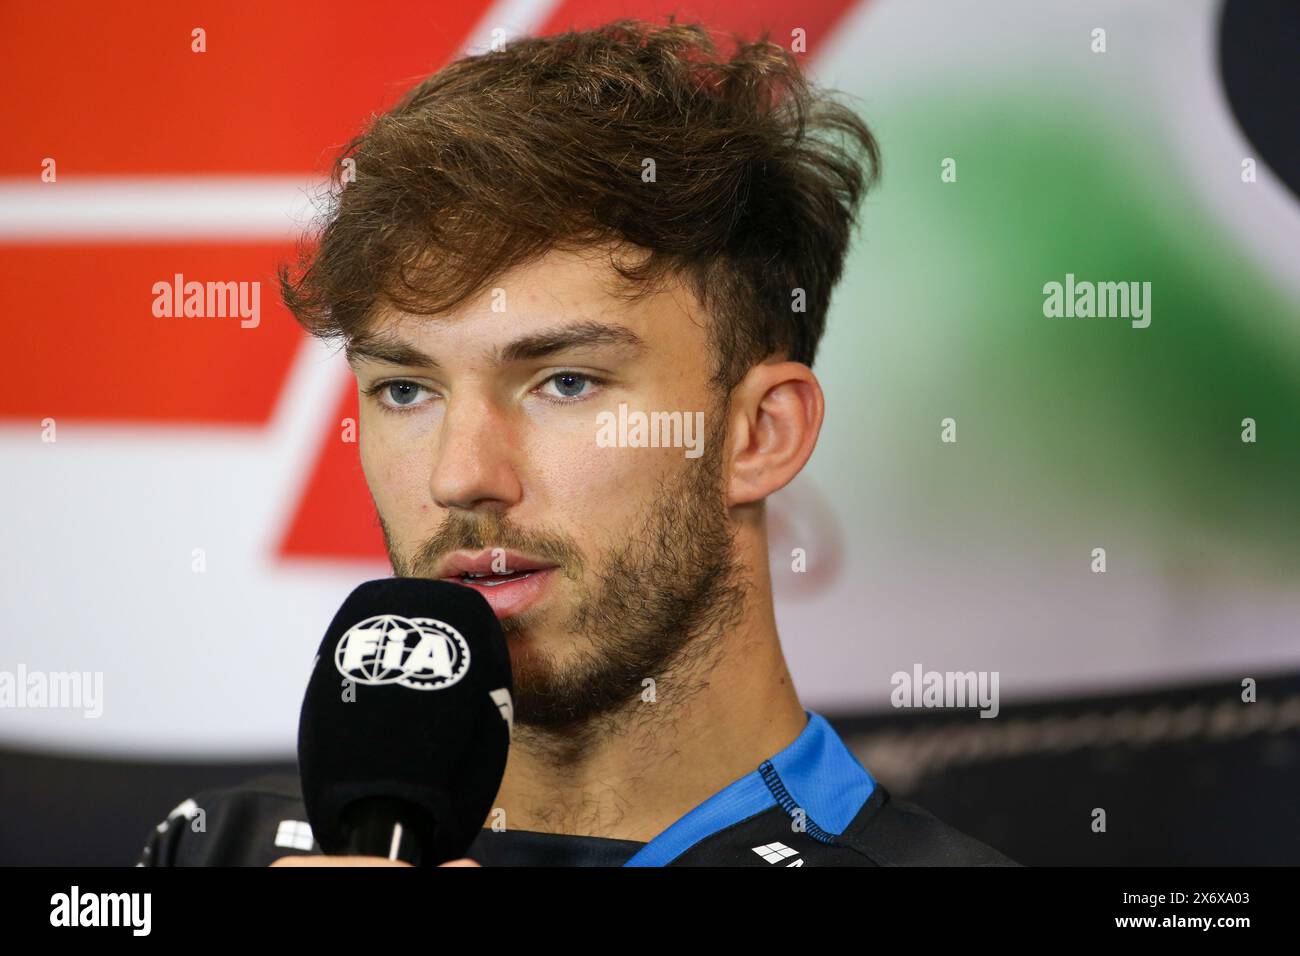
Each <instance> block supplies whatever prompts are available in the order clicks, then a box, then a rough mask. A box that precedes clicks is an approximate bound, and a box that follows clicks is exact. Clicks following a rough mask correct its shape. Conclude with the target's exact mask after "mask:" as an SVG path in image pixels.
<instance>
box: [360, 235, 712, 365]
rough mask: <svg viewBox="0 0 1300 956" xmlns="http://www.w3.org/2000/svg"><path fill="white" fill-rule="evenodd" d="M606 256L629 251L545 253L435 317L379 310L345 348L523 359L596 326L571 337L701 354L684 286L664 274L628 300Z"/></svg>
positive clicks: (699, 332) (698, 315)
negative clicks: (556, 338) (548, 342)
mask: <svg viewBox="0 0 1300 956" xmlns="http://www.w3.org/2000/svg"><path fill="white" fill-rule="evenodd" d="M611 255H614V256H615V257H616V258H615V261H627V257H628V256H630V255H632V253H629V252H627V251H626V249H624V248H619V247H597V248H584V249H580V250H551V251H549V252H547V253H546V254H545V255H543V256H541V257H539V258H537V259H535V260H533V261H531V262H528V263H524V264H522V265H519V266H516V267H514V268H512V269H510V270H509V271H507V272H506V273H504V274H502V275H501V276H499V277H497V278H496V279H494V280H492V281H491V282H489V283H488V285H487V286H486V287H485V288H484V289H483V290H481V291H480V292H478V293H476V294H475V295H474V296H473V297H472V298H470V299H467V300H466V301H465V302H463V303H461V304H460V305H458V306H457V307H456V308H454V309H452V310H450V311H449V312H446V313H443V314H441V315H436V316H425V315H412V314H409V313H405V312H401V311H398V310H394V309H391V308H390V309H386V310H380V311H379V312H378V313H377V314H376V315H375V317H374V318H373V319H372V321H371V322H370V323H369V325H368V326H367V328H366V329H365V330H364V331H363V332H362V333H360V334H359V335H358V336H357V337H356V338H355V339H354V340H353V343H350V345H353V344H355V345H364V344H365V343H368V342H370V343H373V342H385V343H388V344H394V343H398V342H401V343H409V344H411V345H414V346H416V347H417V348H426V349H439V350H442V349H456V350H468V352H469V353H472V354H475V355H483V354H488V353H491V354H492V355H493V356H494V357H495V358H497V359H503V358H514V359H521V358H528V357H529V355H528V354H526V353H527V351H528V349H527V346H528V345H529V344H536V343H537V342H538V341H539V340H540V339H542V338H544V336H545V335H546V334H549V333H556V334H557V335H562V333H564V332H565V331H567V330H573V329H576V330H584V329H585V330H587V331H588V332H590V331H591V330H594V329H598V328H600V329H604V330H605V334H587V335H584V336H578V337H577V338H578V339H579V340H580V341H581V342H582V344H585V345H588V346H591V347H606V346H609V347H615V346H619V347H623V348H625V349H630V348H634V347H636V346H637V345H638V343H639V345H640V347H641V349H642V350H644V349H646V348H650V349H653V350H656V351H661V350H662V351H669V352H676V351H694V352H699V351H700V350H701V349H702V346H703V344H704V336H705V332H706V330H705V323H704V321H703V314H704V313H703V309H702V307H701V305H700V303H699V302H698V300H697V299H696V298H695V296H694V295H693V294H692V293H691V292H690V290H689V289H688V288H687V287H686V285H685V284H684V283H683V282H682V281H681V280H680V279H679V278H677V277H675V276H669V277H666V278H665V279H664V280H663V282H662V283H660V284H659V285H658V286H656V287H655V288H654V289H652V290H649V291H646V292H645V294H642V295H638V296H632V295H629V293H630V292H632V291H640V288H639V287H637V286H634V285H630V284H628V283H627V282H626V281H625V280H623V278H622V277H621V276H620V275H619V273H618V272H617V270H616V269H615V268H614V266H613V264H612V263H611ZM620 330H626V332H628V333H631V334H630V335H622V334H620ZM524 339H528V340H529V342H528V343H524V344H525V347H524V348H523V349H522V350H521V349H513V350H512V348H511V346H512V344H513V343H518V342H522V340H524ZM462 354H466V353H462Z"/></svg>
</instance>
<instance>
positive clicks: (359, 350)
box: [345, 320, 646, 368]
mask: <svg viewBox="0 0 1300 956" xmlns="http://www.w3.org/2000/svg"><path fill="white" fill-rule="evenodd" d="M605 345H614V346H620V347H622V348H624V349H627V350H629V351H631V352H633V353H635V354H640V353H641V352H644V351H645V349H646V344H645V340H644V339H642V338H641V336H639V335H637V334H636V333H635V332H633V331H632V330H631V329H629V328H626V327H625V326H622V325H610V324H608V323H606V322H596V321H592V320H588V321H584V322H575V323H573V324H572V325H565V326H561V327H559V328H554V329H543V330H541V331H540V332H533V333H531V334H529V335H525V336H522V337H521V338H517V339H515V340H514V341H513V342H511V343H509V344H508V345H506V346H504V347H499V348H497V350H496V353H495V356H494V361H495V362H496V364H497V365H505V364H508V363H510V362H521V361H526V360H529V359H539V358H545V357H546V356H548V355H554V354H555V353H557V352H565V351H568V350H570V349H576V348H591V347H593V346H605ZM345 352H346V353H347V358H348V361H349V362H352V361H354V360H355V359H358V358H365V359H373V360H374V361H377V362H386V363H388V364H389V365H418V366H424V367H428V368H441V366H440V365H439V364H438V362H437V360H435V359H434V358H433V356H431V355H428V354H426V353H425V352H422V351H420V350H419V349H417V348H416V347H415V346H413V345H411V344H410V343H409V342H404V341H402V340H401V339H398V338H394V337H393V336H391V335H388V334H386V333H373V332H372V333H363V334H361V335H359V336H357V337H356V338H355V339H353V340H352V341H351V342H349V343H348V345H347V347H346V349H345Z"/></svg>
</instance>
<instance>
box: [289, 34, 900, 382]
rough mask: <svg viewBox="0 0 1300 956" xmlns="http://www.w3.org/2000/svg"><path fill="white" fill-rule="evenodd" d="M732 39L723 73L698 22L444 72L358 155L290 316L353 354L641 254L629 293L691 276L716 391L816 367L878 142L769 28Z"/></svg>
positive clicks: (304, 270) (309, 242) (294, 273)
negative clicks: (529, 284) (406, 323)
mask: <svg viewBox="0 0 1300 956" xmlns="http://www.w3.org/2000/svg"><path fill="white" fill-rule="evenodd" d="M733 39H734V41H735V42H734V52H733V53H732V54H731V55H730V56H727V57H724V56H720V55H719V54H718V51H717V48H716V46H715V44H714V43H713V41H712V40H711V38H710V36H709V34H708V33H707V32H706V31H705V29H704V28H703V27H700V26H698V25H690V24H677V23H673V22H671V21H670V22H669V23H668V24H667V25H659V26H656V25H652V24H649V23H645V22H642V21H639V20H618V21H615V22H612V23H609V24H607V25H605V26H603V27H600V28H597V29H592V30H585V31H579V32H569V33H564V34H558V35H553V36H545V37H526V38H521V39H517V40H514V41H512V42H510V43H508V44H506V45H505V46H504V48H503V49H501V50H498V51H494V52H488V53H484V54H481V55H477V56H469V57H465V58H462V59H460V60H457V61H455V62H453V63H451V64H450V65H448V66H446V67H444V68H443V69H441V70H439V71H438V72H436V73H434V74H433V75H432V76H429V77H428V78H427V79H425V80H423V81H422V82H420V83H419V84H418V85H417V86H415V87H414V88H413V89H411V90H410V91H409V92H407V93H406V95H405V96H403V97H402V99H401V100H400V101H399V102H398V103H397V105H396V106H395V107H394V108H393V109H392V110H390V111H388V112H386V113H383V114H382V115H379V116H376V117H374V118H372V120H371V122H370V123H369V125H368V128H366V129H365V131H364V132H363V133H361V134H360V135H358V136H357V137H356V138H354V139H353V140H352V141H351V142H350V143H348V144H347V146H345V147H344V148H343V150H342V151H341V152H340V153H339V155H338V156H337V158H336V160H335V163H334V170H333V177H332V180H331V186H330V191H329V196H328V205H327V207H326V208H327V211H326V213H325V215H324V217H323V219H322V221H321V222H320V223H319V224H318V227H317V229H315V230H313V233H312V234H311V235H309V236H308V237H307V238H306V241H305V243H304V244H303V246H302V247H301V249H300V252H299V256H298V260H297V262H296V263H295V264H294V265H293V267H292V268H291V267H290V266H287V265H286V266H282V267H281V268H280V270H279V277H280V288H281V295H282V297H283V299H284V302H285V304H286V305H287V306H288V308H289V310H290V311H291V312H292V313H293V314H294V316H295V317H296V318H297V319H298V321H299V322H300V323H301V324H302V325H303V327H304V328H306V329H307V330H308V331H309V332H311V333H312V334H314V335H317V336H320V337H322V338H330V339H333V338H338V337H342V338H343V339H344V340H345V341H346V340H351V339H352V338H354V337H355V336H356V335H357V334H359V333H360V332H362V331H364V330H365V329H366V327H367V325H368V323H369V322H370V320H371V318H372V317H373V315H374V313H375V311H376V309H377V308H378V307H381V306H385V305H392V306H395V307H396V308H398V309H401V310H402V311H404V312H409V313H412V314H417V315H435V314H438V313H442V312H445V311H449V310H451V309H453V308H455V307H456V306H458V305H459V304H461V303H462V302H464V301H466V300H468V299H470V298H472V297H474V296H475V295H477V294H478V293H479V292H480V291H481V290H483V289H485V288H486V287H487V286H488V284H489V283H490V282H491V281H492V280H493V279H494V278H496V277H498V276H499V275H501V274H502V273H504V272H505V271H506V270H508V269H509V268H511V267H513V266H516V265H519V264H523V263H526V262H529V261H531V260H533V259H535V258H536V257H538V256H540V255H542V254H544V253H545V252H547V251H549V250H551V249H556V248H581V247H591V246H600V245H603V244H606V243H610V242H612V243H615V244H621V243H631V244H633V245H634V246H636V247H639V248H640V250H642V251H644V253H645V254H644V255H640V256H635V257H632V258H633V260H635V261H627V257H623V258H622V259H620V261H615V260H614V258H613V257H611V265H612V266H613V267H614V269H615V270H616V272H617V273H618V275H620V276H622V279H623V280H624V282H623V283H621V284H620V285H621V289H620V292H619V294H625V295H627V296H630V297H636V296H638V295H641V294H644V293H645V292H648V291H651V290H652V289H654V288H656V287H657V286H658V283H659V280H662V279H664V278H665V277H667V276H669V275H676V276H679V277H681V278H682V279H683V280H684V281H685V282H686V284H687V286H688V288H690V289H691V291H692V292H693V293H694V294H695V295H696V297H697V298H698V299H699V300H700V302H701V304H702V305H703V306H704V307H705V309H706V311H707V313H708V315H709V317H710V320H711V323H712V326H713V327H712V329H711V336H712V341H713V343H714V350H715V355H716V363H715V368H716V371H715V375H714V379H713V384H715V385H717V386H719V387H722V388H724V389H730V387H732V386H733V385H734V384H735V383H736V382H738V381H739V380H740V379H741V378H742V377H743V376H744V374H745V373H746V371H747V370H748V369H749V368H750V367H751V366H752V365H753V364H754V363H755V362H758V361H761V360H762V359H764V358H765V357H767V356H769V355H772V354H774V353H777V352H781V351H784V352H785V353H786V354H787V355H788V356H789V357H790V358H792V359H794V360H795V361H799V362H804V363H806V364H808V365H812V363H813V359H814V357H815V355H816V351H817V344H818V342H819V340H820V339H821V336H822V332H823V330H824V329H825V324H826V311H827V307H828V306H829V303H830V295H831V290H832V288H833V287H834V285H835V283H836V282H837V281H838V280H839V278H840V274H841V272H842V270H843V265H844V257H845V254H846V251H847V248H848V244H849V240H850V234H851V231H852V228H853V226H854V223H855V220H856V216H857V207H858V202H859V200H860V198H861V197H862V196H863V195H864V194H865V192H866V191H867V190H868V189H869V188H870V187H871V185H872V184H873V183H874V181H875V179H876V178H877V176H878V174H879V168H880V152H879V147H878V146H877V143H876V140H875V138H874V137H873V135H872V133H871V131H870V130H869V129H868V128H867V126H866V124H865V123H864V122H863V121H862V120H861V119H860V118H859V117H858V116H857V115H856V113H854V112H853V111H852V110H851V109H849V108H847V107H846V106H844V105H842V104H841V103H840V102H838V101H837V99H836V98H835V97H836V96H837V95H838V94H832V93H829V92H824V91H821V90H817V89H815V88H814V87H812V85H811V84H810V83H809V82H808V81H807V79H806V78H805V77H804V75H803V73H802V72H801V70H800V69H799V66H798V64H797V62H796V60H795V58H794V56H793V54H791V53H789V52H787V51H786V50H785V49H784V48H783V47H781V46H779V45H778V44H776V43H772V42H770V41H769V40H768V39H767V34H766V33H764V34H763V36H762V37H761V38H760V39H758V40H757V41H754V42H746V41H744V40H743V39H741V38H739V37H735V38H733ZM348 160H352V161H353V163H355V166H354V167H353V170H354V172H355V176H354V177H353V176H352V175H345V171H349V167H350V166H352V164H351V163H349V162H347V161H348ZM645 160H653V163H654V179H653V181H645V180H643V175H642V172H643V169H644V168H645V165H643V162H644V161H645ZM349 172H350V171H349ZM622 248H625V247H622ZM795 289H803V290H804V294H805V297H806V300H805V311H802V312H798V311H794V310H793V308H792V296H793V294H794V290H795Z"/></svg>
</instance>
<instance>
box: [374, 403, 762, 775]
mask: <svg viewBox="0 0 1300 956" xmlns="http://www.w3.org/2000/svg"><path fill="white" fill-rule="evenodd" d="M714 422H715V423H717V424H715V425H714V427H713V429H711V430H710V432H709V435H708V440H707V441H706V443H705V453H704V454H703V455H702V456H700V457H699V458H695V459H687V460H686V463H685V465H684V466H683V467H682V469H681V471H680V472H679V473H678V474H677V475H675V476H673V477H671V478H668V479H665V480H664V481H662V482H660V484H659V487H658V489H657V492H656V494H655V495H654V496H653V497H652V498H651V499H649V501H648V502H647V504H646V507H645V509H644V510H643V512H642V514H641V516H640V519H639V521H637V522H636V523H635V524H634V525H633V528H632V530H631V531H630V532H628V533H626V543H624V544H621V545H619V546H617V547H614V548H610V549H607V550H605V551H603V552H601V553H600V554H599V555H598V561H597V562H596V563H595V564H594V565H593V567H594V571H595V574H596V582H595V584H594V585H593V586H588V585H587V584H585V583H584V582H585V581H586V580H587V578H586V576H585V574H584V570H585V561H584V558H583V553H582V551H581V549H580V548H579V547H578V545H577V542H576V541H575V540H574V539H572V538H571V537H569V536H567V535H564V534H563V533H559V532H555V531H532V530H525V529H523V528H521V527H519V526H518V525H515V524H514V523H512V522H511V521H509V519H507V518H504V517H502V516H500V515H497V514H482V515H468V514H465V513H463V512H449V513H448V514H447V516H446V517H445V518H444V520H443V523H442V526H441V527H440V528H439V529H438V531H437V532H436V533H435V534H434V535H433V537H431V538H430V539H429V540H428V541H426V542H425V543H424V544H423V545H422V546H421V547H420V548H419V549H418V550H417V552H416V553H415V554H414V555H412V556H411V557H409V558H408V557H406V556H404V555H401V554H399V553H398V552H397V550H396V549H395V548H394V546H393V540H392V536H391V534H390V533H389V528H388V527H387V525H386V524H385V523H384V522H383V520H382V517H381V520H380V525H381V527H382V528H383V531H384V541H385V543H386V545H387V547H388V555H389V560H390V561H391V563H392V565H393V570H394V573H395V574H396V575H398V576H400V577H431V576H432V572H433V569H434V568H435V567H436V566H437V563H438V561H439V560H441V559H442V557H444V556H445V555H446V554H448V553H449V552H452V551H457V550H468V551H478V550H483V549H485V548H504V549H507V550H516V551H520V552H524V553H527V554H529V555H531V556H533V557H536V558H539V559H542V560H544V561H548V562H554V563H555V564H556V565H557V566H558V569H559V573H561V574H563V575H564V576H565V577H566V578H568V579H569V580H570V581H571V582H573V583H574V584H575V585H576V587H577V589H578V592H579V598H578V600H577V601H576V603H575V605H574V608H573V610H572V612H571V613H570V615H569V618H568V621H567V622H566V623H565V624H564V625H563V627H562V631H563V632H565V633H567V634H568V635H571V638H570V642H569V643H568V644H567V647H568V649H567V651H566V653H564V654H563V655H558V654H557V653H555V652H554V651H549V650H547V648H546V646H545V643H546V642H545V640H544V639H542V640H541V641H540V642H534V643H539V644H540V645H541V646H540V647H536V646H534V647H532V648H530V650H529V652H527V653H522V652H518V651H517V650H516V651H512V654H511V662H512V669H513V678H514V708H515V711H514V719H515V725H516V729H517V730H522V731H523V734H522V735H521V736H522V737H523V739H518V738H517V739H516V743H518V744H526V743H527V741H528V740H529V739H530V738H531V741H532V743H533V744H534V745H536V746H542V742H543V740H545V741H549V743H548V744H547V746H549V747H551V748H554V747H555V746H556V745H559V744H560V743H561V741H563V742H564V743H565V749H570V748H572V749H574V750H575V751H580V750H582V749H584V748H585V744H586V741H587V740H588V739H590V738H591V737H592V736H593V735H595V734H599V733H606V732H609V731H610V730H615V729H617V728H618V727H620V726H623V727H625V726H626V725H628V724H630V723H632V722H640V720H642V719H645V720H653V719H655V718H663V717H665V716H666V715H667V714H669V713H671V711H672V710H675V709H678V708H679V706H680V704H681V703H683V702H684V701H685V700H686V699H687V698H688V697H689V696H691V695H693V694H694V693H696V692H698V691H699V690H700V689H702V688H703V687H704V686H706V684H707V675H708V672H709V670H710V669H711V666H712V664H713V662H714V661H715V660H716V653H717V650H718V645H719V642H720V641H721V640H722V639H723V637H724V636H725V634H726V632H727V631H728V630H729V629H730V628H732V627H733V626H734V625H735V623H736V622H737V621H738V620H739V619H740V618H741V617H742V616H743V608H744V602H745V595H746V592H747V585H746V582H745V580H744V574H743V567H742V565H741V562H740V560H739V558H738V555H737V550H736V544H735V539H734V532H733V530H732V527H731V522H730V517H729V515H728V514H727V510H726V504H725V499H724V496H723V489H722V481H721V472H722V467H721V457H722V445H721V436H722V432H723V426H724V424H725V419H724V417H723V416H720V415H719V416H715V417H714ZM537 610H538V611H539V613H540V609H537ZM537 622H538V618H537V615H536V614H534V613H533V612H530V611H525V612H524V613H522V614H519V615H516V616H513V617H509V618H506V619H505V620H504V621H502V622H501V623H502V629H503V630H504V631H505V632H506V635H507V639H510V635H511V634H521V633H522V632H524V631H531V630H532V629H533V627H534V626H535V625H536V623H537ZM529 731H532V732H533V733H531V734H530V733H529ZM554 756H556V757H559V754H555V755H554Z"/></svg>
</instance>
